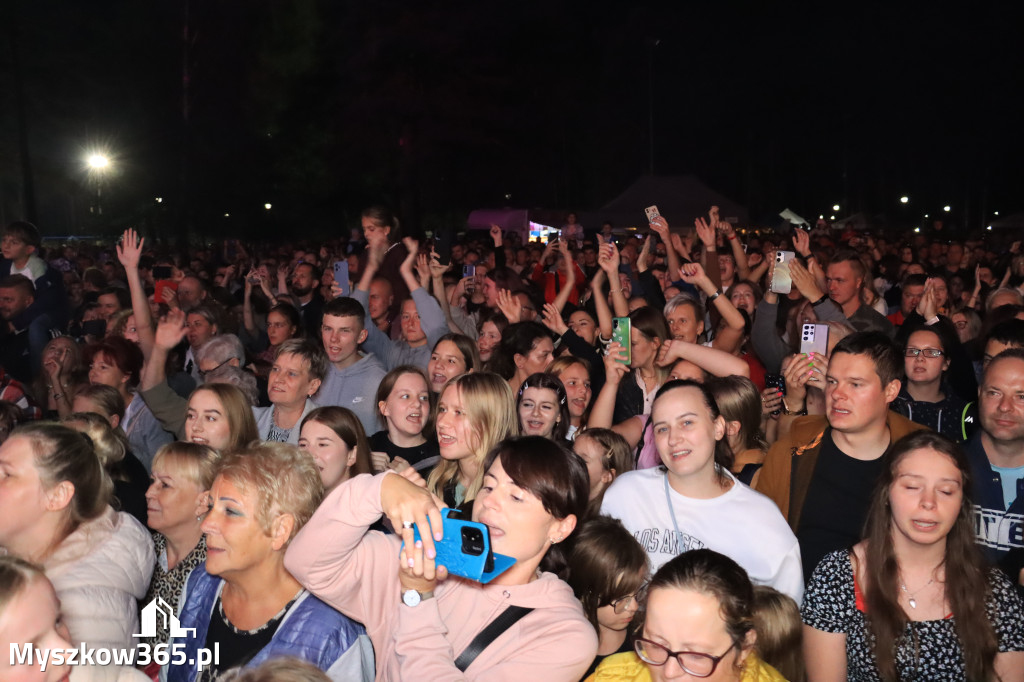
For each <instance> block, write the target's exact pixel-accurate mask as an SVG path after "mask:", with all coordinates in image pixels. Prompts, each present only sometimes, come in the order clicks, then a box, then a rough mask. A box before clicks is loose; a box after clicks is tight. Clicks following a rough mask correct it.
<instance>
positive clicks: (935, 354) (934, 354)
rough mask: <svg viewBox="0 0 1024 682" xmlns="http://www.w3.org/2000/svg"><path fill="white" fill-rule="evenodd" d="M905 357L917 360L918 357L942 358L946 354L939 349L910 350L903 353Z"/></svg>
mask: <svg viewBox="0 0 1024 682" xmlns="http://www.w3.org/2000/svg"><path fill="white" fill-rule="evenodd" d="M903 355H905V356H906V357H908V358H916V357H917V356H918V355H924V356H925V357H926V358H941V357H942V356H943V355H944V353H943V352H942V351H941V350H939V349H938V348H908V349H906V350H905V351H903Z"/></svg>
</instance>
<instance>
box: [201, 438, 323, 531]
mask: <svg viewBox="0 0 1024 682" xmlns="http://www.w3.org/2000/svg"><path fill="white" fill-rule="evenodd" d="M217 477H218V478H220V477H223V478H226V479H227V480H229V481H231V482H232V483H233V484H234V485H236V486H238V487H239V488H241V489H242V490H244V491H247V492H253V493H255V494H256V497H257V503H256V520H257V521H258V522H259V524H260V526H261V527H262V528H263V531H264V532H265V533H267V535H270V533H271V528H272V524H273V522H274V519H275V518H276V517H277V516H280V515H282V514H290V515H291V516H292V518H294V519H295V525H294V526H293V527H292V532H291V535H290V536H289V537H288V541H289V542H291V539H292V538H293V537H295V534H296V533H298V532H299V529H300V528H302V527H303V526H304V525H306V522H307V521H309V519H310V517H312V516H313V512H315V511H316V508H317V507H318V506H319V505H320V501H321V500H322V499H323V497H324V485H323V483H322V482H321V481H320V470H319V469H317V466H316V464H315V463H314V462H313V456H312V455H310V454H309V453H308V452H306V451H305V450H300V449H299V448H298V447H296V446H295V445H289V444H287V443H271V442H260V443H253V444H251V445H249V446H247V447H243V448H240V449H239V450H236V451H234V452H232V453H230V454H226V455H224V456H223V458H222V459H221V461H220V465H219V466H218V467H217Z"/></svg>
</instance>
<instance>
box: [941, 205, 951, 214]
mask: <svg viewBox="0 0 1024 682" xmlns="http://www.w3.org/2000/svg"><path fill="white" fill-rule="evenodd" d="M942 210H943V211H945V212H946V213H949V210H950V209H949V206H943V207H942Z"/></svg>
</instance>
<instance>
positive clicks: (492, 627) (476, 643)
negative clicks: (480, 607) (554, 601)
mask: <svg viewBox="0 0 1024 682" xmlns="http://www.w3.org/2000/svg"><path fill="white" fill-rule="evenodd" d="M530 611H533V609H528V608H526V607H524V606H510V607H508V608H507V609H505V610H504V611H502V612H501V613H500V614H498V617H497V618H495V619H494V620H492V621H491V622H490V623H488V624H487V627H485V628H484V629H483V630H481V631H480V633H479V634H478V635H477V636H476V637H474V638H473V641H472V642H470V643H469V646H467V647H466V650H465V651H463V652H462V653H461V654H459V657H458V658H456V659H455V667H456V668H458V669H459V670H460V671H462V672H466V668H468V667H469V666H470V665H472V663H473V661H475V660H476V657H477V656H479V655H480V652H481V651H483V650H484V649H486V648H487V647H488V646H489V645H490V644H491V642H493V641H494V640H496V639H497V638H498V637H499V636H501V633H503V632H505V630H508V629H509V628H510V627H512V626H513V625H515V624H516V623H517V622H518V621H519V619H520V618H522V617H523V616H525V615H526V614H528V613H529V612H530Z"/></svg>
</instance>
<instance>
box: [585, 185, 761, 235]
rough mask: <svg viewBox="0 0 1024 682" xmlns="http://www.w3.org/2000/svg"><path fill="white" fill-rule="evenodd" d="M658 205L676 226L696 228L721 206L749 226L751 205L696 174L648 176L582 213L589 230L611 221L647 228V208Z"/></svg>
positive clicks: (616, 224)
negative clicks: (594, 209)
mask: <svg viewBox="0 0 1024 682" xmlns="http://www.w3.org/2000/svg"><path fill="white" fill-rule="evenodd" d="M652 205H655V206H657V207H658V210H659V211H661V214H662V215H663V216H665V219H666V220H667V221H668V223H669V225H671V226H672V227H673V228H682V227H692V226H693V221H694V220H695V219H696V218H698V217H701V216H703V217H707V214H708V209H709V208H711V207H712V206H718V208H719V215H720V216H721V218H722V219H723V220H728V221H729V222H731V223H733V224H734V225H740V226H747V225H749V224H750V217H749V214H748V213H747V208H746V207H745V206H741V205H740V204H738V203H736V202H735V201H733V200H732V199H730V198H728V197H726V196H723V195H721V194H719V193H718V192H716V191H715V190H713V189H711V188H710V187H708V186H707V185H705V184H704V183H703V182H701V181H700V180H699V179H698V178H697V176H695V175H680V176H658V175H653V176H645V177H642V178H639V179H638V180H637V181H636V182H634V183H633V184H632V185H631V186H630V187H629V189H627V190H626V191H625V192H623V193H622V194H620V195H619V196H617V197H616V198H615V199H612V200H611V201H610V202H608V203H607V204H605V205H604V206H603V207H602V208H600V209H598V210H596V211H590V212H586V213H582V214H581V215H580V222H581V223H583V225H584V226H585V227H586V228H587V229H588V230H598V229H600V227H601V224H602V223H605V222H611V223H612V225H613V226H614V227H616V228H625V227H639V228H643V229H646V228H647V221H646V219H645V217H644V208H646V207H648V206H652Z"/></svg>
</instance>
